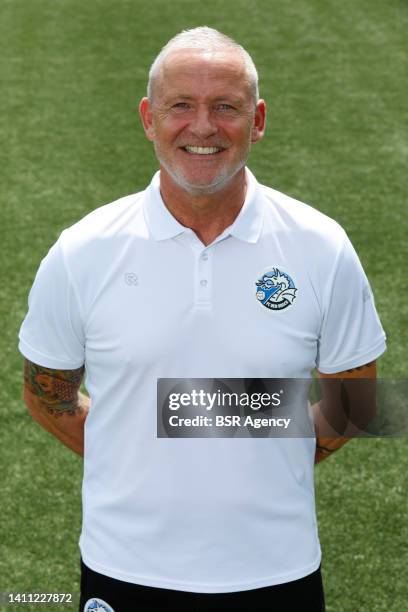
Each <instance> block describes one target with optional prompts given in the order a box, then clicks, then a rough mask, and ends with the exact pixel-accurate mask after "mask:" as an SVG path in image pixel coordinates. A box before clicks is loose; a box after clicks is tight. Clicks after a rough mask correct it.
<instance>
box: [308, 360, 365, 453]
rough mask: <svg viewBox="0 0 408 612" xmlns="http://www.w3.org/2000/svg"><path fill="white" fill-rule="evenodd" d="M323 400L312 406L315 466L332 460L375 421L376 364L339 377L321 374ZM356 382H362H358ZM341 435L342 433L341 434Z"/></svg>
mask: <svg viewBox="0 0 408 612" xmlns="http://www.w3.org/2000/svg"><path fill="white" fill-rule="evenodd" d="M318 375H319V378H320V384H321V387H322V394H323V398H322V400H321V401H320V402H318V403H317V404H314V405H313V406H312V411H313V420H314V425H315V431H316V454H315V463H319V462H320V461H322V460H323V459H326V458H327V457H329V456H330V455H331V454H332V453H333V452H335V451H336V450H338V449H339V448H341V447H342V446H343V445H344V444H346V442H348V441H349V440H350V439H351V438H353V437H354V436H356V435H358V434H359V433H360V432H361V430H363V429H364V427H366V426H367V425H368V423H369V422H370V421H371V420H372V419H373V418H374V416H375V411H376V403H375V384H376V383H375V380H376V378H377V366H376V362H375V361H372V362H371V363H367V364H365V365H363V366H359V367H357V368H352V369H351V370H346V371H344V372H337V373H336V374H323V373H322V372H318ZM356 379H360V380H359V381H358V382H353V381H356ZM340 432H341V433H340Z"/></svg>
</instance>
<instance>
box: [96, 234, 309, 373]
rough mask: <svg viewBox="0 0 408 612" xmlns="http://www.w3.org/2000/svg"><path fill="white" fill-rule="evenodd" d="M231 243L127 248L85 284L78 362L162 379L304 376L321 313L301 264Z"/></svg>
mask: <svg viewBox="0 0 408 612" xmlns="http://www.w3.org/2000/svg"><path fill="white" fill-rule="evenodd" d="M237 242H238V241H235V242H232V243H231V242H230V243H229V242H228V239H227V240H225V241H223V242H221V243H218V244H215V245H213V246H212V247H210V248H207V249H205V248H204V247H202V248H190V247H189V245H188V244H186V243H185V242H180V241H179V242H178V241H172V242H171V244H167V249H166V248H164V247H165V245H164V244H160V245H155V246H156V248H154V249H151V250H150V252H149V250H146V249H144V250H143V251H142V252H141V251H140V250H138V249H137V248H135V249H134V250H133V251H132V250H130V251H129V252H128V253H127V256H126V257H123V258H122V260H121V261H118V262H116V263H115V265H114V266H112V269H111V270H109V271H108V274H107V275H105V276H103V275H102V274H101V275H100V282H99V284H98V283H97V282H95V281H94V294H95V295H94V296H93V297H92V300H91V307H90V309H89V314H88V320H87V324H86V353H87V361H88V362H89V363H98V364H101V363H103V364H104V365H106V367H115V366H117V364H118V363H121V364H125V365H126V366H127V367H129V368H130V369H134V368H137V369H139V368H146V367H147V368H148V367H151V366H154V367H157V368H158V369H159V370H160V371H161V372H163V374H162V375H167V376H171V375H175V376H212V375H219V376H248V375H253V376H267V375H271V372H274V373H275V374H274V375H276V376H294V377H296V376H303V375H307V372H308V371H310V369H311V368H313V366H314V361H315V357H316V350H317V339H318V335H319V330H320V326H321V313H320V308H319V304H318V300H317V299H316V288H315V287H314V286H313V283H312V282H311V279H310V277H309V274H308V270H307V268H306V266H305V265H304V264H303V263H302V261H299V259H297V258H296V257H294V256H292V257H291V255H290V254H287V255H286V256H283V255H282V252H278V250H277V249H275V250H274V246H273V244H272V245H265V246H264V247H263V246H262V245H257V246H256V248H254V245H250V244H244V245H242V244H239V245H238V244H236V243H237ZM238 247H239V248H238ZM176 372H177V373H176ZM183 372H184V373H183ZM210 372H211V373H210Z"/></svg>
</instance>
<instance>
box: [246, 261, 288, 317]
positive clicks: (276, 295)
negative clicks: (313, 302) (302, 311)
mask: <svg viewBox="0 0 408 612" xmlns="http://www.w3.org/2000/svg"><path fill="white" fill-rule="evenodd" d="M255 284H256V297H257V300H258V301H259V302H260V303H261V304H262V305H263V306H265V308H269V310H283V309H284V308H287V307H288V306H290V305H291V304H293V302H294V301H295V299H296V293H297V288H296V287H295V283H294V282H293V279H292V278H291V277H290V276H289V274H287V273H286V272H282V271H281V270H279V268H273V269H272V270H271V271H270V272H265V273H264V274H263V275H262V277H261V278H259V279H258V280H257V281H256V283H255Z"/></svg>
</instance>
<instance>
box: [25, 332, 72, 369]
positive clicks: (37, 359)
mask: <svg viewBox="0 0 408 612" xmlns="http://www.w3.org/2000/svg"><path fill="white" fill-rule="evenodd" d="M18 350H19V351H20V353H21V354H22V355H23V356H24V357H26V359H29V360H30V361H32V362H33V363H36V364H37V365H39V366H42V367H44V368H53V369H56V370H76V369H77V368H80V367H81V366H83V365H84V363H83V361H82V362H81V361H68V360H67V359H58V358H55V357H50V356H49V355H45V354H44V353H41V352H40V351H37V350H36V349H33V348H32V347H31V346H30V345H29V344H27V342H25V341H24V340H21V339H20V342H19V345H18Z"/></svg>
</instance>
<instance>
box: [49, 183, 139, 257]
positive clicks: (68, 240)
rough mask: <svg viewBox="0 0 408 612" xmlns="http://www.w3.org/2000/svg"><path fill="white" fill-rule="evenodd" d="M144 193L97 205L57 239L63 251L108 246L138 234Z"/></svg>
mask: <svg viewBox="0 0 408 612" xmlns="http://www.w3.org/2000/svg"><path fill="white" fill-rule="evenodd" d="M144 193H145V192H144V191H140V192H137V193H133V194H130V195H126V196H123V197H121V198H119V199H117V200H114V201H113V202H110V203H109V204H104V205H102V206H99V207H98V208H96V209H95V210H92V211H91V212H90V213H88V214H87V215H85V216H84V217H82V219H80V220H79V221H77V222H76V223H74V224H73V225H71V226H70V227H68V228H66V229H65V230H64V231H63V232H62V234H61V237H60V240H61V242H62V244H63V247H65V248H70V247H71V248H72V247H74V246H75V247H76V248H78V247H80V246H85V245H90V244H96V243H98V244H101V243H107V242H109V240H112V239H113V240H114V239H115V238H120V237H123V236H124V235H128V234H129V233H131V232H135V231H137V228H138V227H140V225H141V223H140V221H141V220H142V219H143V211H142V201H143V195H144Z"/></svg>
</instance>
